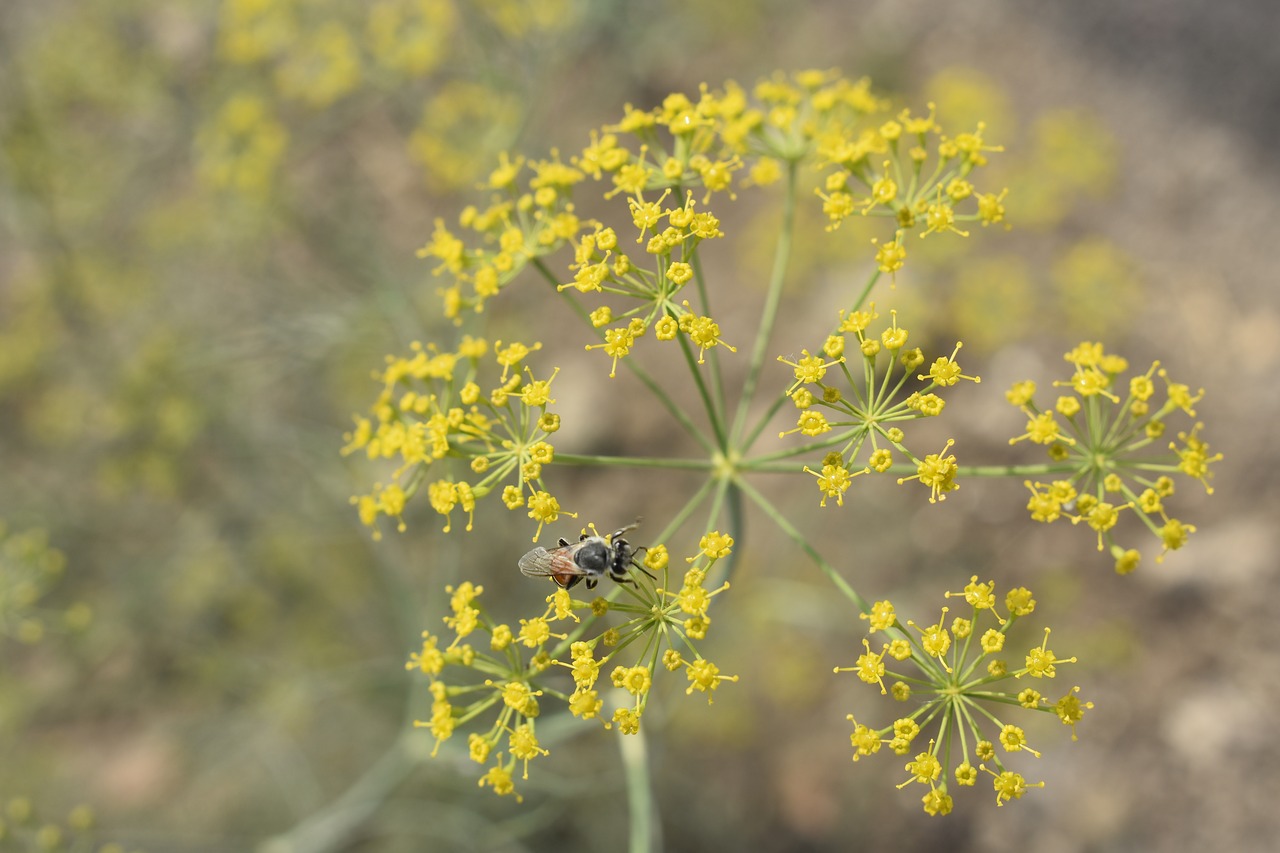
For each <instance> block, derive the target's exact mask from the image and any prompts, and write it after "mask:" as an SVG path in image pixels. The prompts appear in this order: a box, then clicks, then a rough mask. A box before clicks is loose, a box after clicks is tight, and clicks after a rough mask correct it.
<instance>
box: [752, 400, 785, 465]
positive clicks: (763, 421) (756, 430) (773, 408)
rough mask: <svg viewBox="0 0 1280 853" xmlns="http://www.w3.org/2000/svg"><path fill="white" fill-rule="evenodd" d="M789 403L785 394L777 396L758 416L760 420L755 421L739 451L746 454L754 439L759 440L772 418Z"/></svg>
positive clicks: (754, 441)
mask: <svg viewBox="0 0 1280 853" xmlns="http://www.w3.org/2000/svg"><path fill="white" fill-rule="evenodd" d="M789 402H791V398H790V397H788V396H787V395H786V394H779V395H778V396H777V398H775V399H774V401H773V402H772V403H770V404H769V409H768V410H767V411H766V412H765V413H764V414H763V415H761V416H760V419H759V420H758V421H756V425H755V426H754V427H752V428H751V432H750V433H749V434H748V435H747V437H746V438H745V439H744V440H743V442H742V447H741V451H742V452H743V453H746V452H747V451H749V450H750V449H751V448H752V446H753V445H754V444H755V443H756V439H758V438H760V433H762V432H764V428H765V427H767V426H768V425H769V422H770V421H772V420H773V416H774V415H776V414H778V410H779V409H781V408H782V407H783V406H784V405H786V404H787V403H789Z"/></svg>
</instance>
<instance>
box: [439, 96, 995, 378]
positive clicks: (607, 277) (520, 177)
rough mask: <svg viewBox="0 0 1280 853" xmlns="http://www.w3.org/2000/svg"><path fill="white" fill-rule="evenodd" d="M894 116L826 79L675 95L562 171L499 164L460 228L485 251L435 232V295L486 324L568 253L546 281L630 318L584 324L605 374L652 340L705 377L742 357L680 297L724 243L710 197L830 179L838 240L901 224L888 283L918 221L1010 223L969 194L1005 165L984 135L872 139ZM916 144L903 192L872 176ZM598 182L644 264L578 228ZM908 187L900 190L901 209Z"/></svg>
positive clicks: (944, 226) (600, 314)
mask: <svg viewBox="0 0 1280 853" xmlns="http://www.w3.org/2000/svg"><path fill="white" fill-rule="evenodd" d="M885 108H886V104H885V102H883V101H882V100H881V99H879V98H876V97H875V96H873V95H872V94H871V92H870V84H869V83H868V82H867V81H866V80H859V81H857V82H853V81H850V80H848V79H846V78H845V77H843V76H841V75H840V74H838V73H836V72H831V71H806V72H800V73H798V74H795V75H793V76H791V77H775V78H773V79H771V80H766V81H763V82H761V83H760V84H759V85H757V86H756V88H755V91H754V98H752V97H750V96H748V94H747V93H746V92H745V91H744V90H743V89H742V88H740V87H739V86H738V85H737V84H735V83H732V82H730V83H727V84H726V85H725V87H724V88H723V89H721V90H711V89H710V88H708V87H706V86H703V87H702V88H701V90H700V92H699V96H698V98H697V99H696V100H695V99H692V98H690V97H688V96H686V95H683V94H679V93H676V94H672V95H669V96H668V97H667V98H665V99H664V100H663V101H662V103H661V104H659V105H658V106H656V107H654V108H652V109H650V110H640V109H636V108H634V107H632V106H630V105H628V106H627V108H626V111H625V114H624V116H623V117H622V119H621V120H619V121H618V122H616V123H615V124H611V125H606V126H605V127H603V128H601V129H600V130H598V131H593V132H592V134H591V142H590V144H589V145H587V146H586V147H585V148H584V149H582V151H581V153H580V154H578V155H577V156H574V157H572V158H570V161H569V162H568V163H565V162H564V161H563V160H562V158H561V157H560V155H559V153H558V152H554V151H553V152H552V154H551V156H550V157H549V158H548V159H546V160H542V161H531V162H528V163H526V161H525V160H524V158H522V157H511V156H509V155H504V156H503V158H502V161H501V164H500V165H499V167H498V168H497V169H495V170H494V172H493V173H492V174H491V175H490V178H489V181H488V188H489V189H490V190H491V191H492V193H493V194H492V197H491V199H490V201H489V204H488V206H487V207H485V208H484V209H483V210H481V209H477V208H474V207H469V208H467V209H466V210H465V211H463V213H462V216H461V217H460V219H459V224H460V225H461V227H462V228H463V229H464V231H466V232H469V233H470V235H471V237H470V240H471V242H473V243H474V244H475V245H474V246H469V245H468V241H467V240H464V239H463V238H462V237H459V236H457V235H456V234H454V233H453V232H452V231H451V230H449V229H448V228H446V227H445V225H444V223H443V222H440V221H438V222H437V223H436V229H435V233H434V234H433V236H432V238H431V240H430V241H429V242H428V243H427V245H426V246H424V247H423V248H422V249H421V250H420V255H421V256H423V257H431V258H434V259H436V260H438V261H440V263H439V264H438V265H437V267H436V269H435V272H436V273H437V274H445V275H447V276H448V277H450V278H451V279H452V280H451V282H450V283H449V284H447V285H446V286H445V287H444V288H443V289H442V290H441V294H442V296H443V298H444V310H445V313H446V315H447V316H449V317H453V318H454V319H455V320H456V319H458V318H459V317H460V313H461V311H462V310H463V309H471V310H474V311H480V310H482V309H483V307H484V305H485V303H486V301H487V300H488V299H490V298H491V297H493V296H495V295H496V294H497V293H498V292H499V291H500V290H501V289H502V288H503V287H505V286H506V285H507V284H508V283H509V282H511V281H512V280H513V279H514V278H515V276H516V275H517V274H518V273H519V272H520V271H521V270H522V269H523V268H524V267H525V266H526V265H527V264H528V263H529V262H530V261H533V260H536V259H539V258H541V257H542V256H544V255H546V254H548V253H550V252H552V251H554V250H556V249H557V248H559V247H560V246H562V245H565V244H566V243H567V244H569V245H571V246H572V247H573V252H574V260H573V262H572V263H571V264H570V267H569V270H570V272H571V273H572V280H570V281H564V280H563V279H561V280H556V279H555V278H552V277H551V273H550V272H549V271H548V270H547V269H546V268H545V267H544V266H541V264H540V263H539V264H538V266H539V269H540V271H541V272H542V273H543V274H544V276H547V277H549V280H551V281H553V282H554V283H555V284H556V285H557V287H558V288H559V289H561V290H569V289H572V290H576V291H578V292H580V293H582V294H602V295H605V296H607V297H611V298H614V299H615V300H619V301H622V302H629V303H631V304H629V305H624V306H623V307H615V306H614V305H610V304H601V305H598V306H597V307H595V308H594V309H593V310H591V312H590V319H591V322H592V324H593V325H594V326H595V327H596V328H597V329H600V328H603V327H608V328H605V330H604V331H603V332H602V333H601V335H602V338H603V342H602V343H599V344H595V345H593V346H591V347H589V349H601V350H603V352H604V354H605V355H606V356H608V357H609V358H610V359H611V360H612V364H613V368H612V370H611V373H610V375H613V372H614V371H616V367H617V362H618V360H619V359H621V358H624V357H626V356H627V355H628V354H629V353H630V352H631V349H632V347H633V346H634V345H635V343H636V341H637V340H638V339H639V338H641V337H643V336H644V334H645V333H646V332H647V331H648V330H650V329H652V330H653V332H654V337H655V338H656V339H657V340H660V341H671V340H679V341H680V342H681V344H682V345H684V346H686V347H696V348H697V350H698V360H699V362H701V361H702V356H703V353H704V352H705V351H706V350H707V349H709V348H711V347H715V346H724V347H726V348H729V349H733V348H732V347H730V346H729V345H728V344H727V343H725V341H724V340H723V339H722V338H721V336H720V327H719V325H718V324H717V323H716V321H715V320H714V319H713V318H712V317H710V316H708V315H707V314H705V313H701V312H699V311H698V310H696V309H694V308H692V307H691V306H690V304H689V300H687V299H684V298H682V291H683V289H684V288H685V287H686V285H688V284H689V283H690V282H695V283H696V284H697V286H698V288H699V291H700V292H701V290H702V286H703V282H702V279H701V272H700V265H699V263H698V256H697V253H698V248H699V246H700V244H701V243H702V242H703V241H705V240H710V239H715V238H718V237H722V236H723V232H722V231H721V230H720V219H719V218H718V217H717V215H716V214H715V213H714V212H713V211H712V210H711V209H709V208H708V207H707V205H708V203H709V202H710V201H711V200H712V199H713V198H714V197H717V196H720V197H727V198H729V199H730V200H732V199H734V198H736V190H737V189H738V188H740V187H745V186H751V185H765V184H771V183H774V182H776V181H778V180H779V179H780V178H782V177H783V175H784V174H786V173H788V172H790V173H791V174H793V175H794V172H795V168H796V166H797V164H800V163H805V162H807V163H809V164H811V165H816V166H835V167H836V171H835V172H834V173H832V174H831V175H829V176H828V177H827V178H826V180H825V184H824V186H825V188H826V191H825V192H823V191H822V190H819V191H818V193H819V195H820V196H821V197H822V199H823V202H824V209H825V210H826V211H827V214H828V216H829V217H830V218H831V220H832V223H833V225H832V227H834V226H835V225H838V224H839V221H840V220H841V219H842V218H843V217H844V216H847V215H848V214H849V213H850V212H852V211H853V210H854V209H856V206H857V204H862V208H863V212H864V213H868V212H872V213H885V214H886V215H889V216H892V217H894V218H895V221H896V223H897V224H896V226H895V227H896V232H895V238H894V240H893V242H892V243H887V244H885V245H882V246H880V249H879V251H878V253H877V261H878V263H879V265H880V267H881V269H882V270H884V271H886V272H890V273H892V272H896V271H897V270H898V269H900V268H901V266H902V263H903V261H904V259H905V257H906V250H905V248H904V247H903V234H904V233H905V232H906V231H908V230H910V229H912V228H913V227H915V225H916V224H917V220H918V221H919V222H921V223H923V224H924V231H923V233H924V234H928V233H932V232H938V231H955V232H958V233H961V234H963V233H964V232H963V231H960V230H959V228H958V227H956V225H955V223H956V222H957V221H964V220H967V219H968V220H981V221H982V222H983V223H984V224H986V223H990V222H997V221H1000V220H1001V219H1002V218H1003V211H1004V208H1003V206H1002V205H1001V199H1002V198H1003V194H1001V195H999V196H996V195H988V196H984V195H981V194H978V193H976V191H975V190H974V188H973V186H972V185H971V184H970V183H969V181H968V179H967V178H968V176H969V175H970V173H971V172H972V170H973V169H975V168H976V167H978V166H981V165H983V164H985V162H986V158H985V154H984V152H988V151H993V150H999V149H996V148H992V147H991V146H988V145H986V143H985V142H984V141H983V140H982V128H981V127H979V128H978V129H977V130H976V131H975V132H973V133H964V134H960V135H958V136H956V137H955V138H954V139H953V138H949V137H945V136H942V135H941V133H940V131H939V129H938V127H937V125H936V123H935V122H934V121H933V117H932V112H931V113H930V116H929V117H928V118H911V116H910V114H909V113H904V114H903V115H901V116H899V119H898V120H891V121H889V122H887V123H884V124H881V125H879V126H871V125H870V124H867V117H868V116H872V115H874V114H876V113H878V112H882V111H883V110H884V109H885ZM933 136H937V137H938V140H939V141H938V143H937V145H936V146H934V147H935V148H936V157H935V159H936V160H937V163H936V167H935V168H934V169H933V171H932V172H931V173H929V174H928V175H927V176H926V175H925V173H924V171H923V170H924V169H925V164H926V163H927V162H929V160H930V156H931V155H930V154H929V153H928V151H927V147H928V143H929V141H930V138H931V137H933ZM906 138H913V139H915V140H916V143H917V144H916V145H914V146H912V147H911V148H910V149H909V150H907V151H903V152H902V156H903V157H905V158H908V159H909V160H910V166H904V165H901V164H900V165H899V166H897V167H895V172H894V173H895V175H896V183H895V181H894V180H891V179H889V178H888V177H884V176H882V177H878V178H877V177H875V169H873V168H872V167H871V166H870V165H868V164H869V162H870V158H872V157H873V156H876V155H879V154H886V155H888V156H890V158H891V159H893V158H897V157H898V155H899V142H900V140H901V139H906ZM526 166H527V168H526ZM885 168H886V169H888V168H889V161H886V164H885ZM907 172H910V175H907ZM588 177H590V178H592V179H593V180H595V181H605V180H607V181H608V183H609V185H610V188H609V189H608V190H606V191H605V193H604V197H605V199H606V200H611V199H614V198H615V197H617V198H618V203H622V202H625V204H626V215H625V217H624V218H620V220H619V221H624V219H629V220H630V223H631V225H632V226H633V227H634V228H635V233H636V237H635V242H636V243H637V244H639V245H641V246H642V247H643V249H642V250H640V251H637V252H629V251H627V250H626V248H625V247H626V240H624V238H623V237H622V236H621V235H620V234H619V232H618V230H617V228H615V227H614V226H611V225H606V224H604V223H601V222H597V221H594V220H582V219H580V218H579V217H578V216H577V215H576V214H575V213H574V205H573V201H572V196H573V191H574V188H575V186H576V185H577V184H580V183H582V182H583V181H585V180H586V179H587V178H588ZM851 181H852V182H859V181H861V182H864V183H866V184H867V185H868V186H869V187H871V192H872V195H871V197H870V198H869V200H867V201H865V203H864V202H862V201H861V200H855V198H854V196H853V195H851V192H850V182H851ZM899 183H900V184H902V185H903V186H904V187H905V189H904V190H903V192H902V193H901V194H900V193H899V192H898V189H897V186H898V184H899ZM970 198H972V199H974V200H975V203H976V204H977V212H976V213H971V214H957V213H956V212H955V205H956V204H957V203H959V202H961V201H964V200H966V199H970Z"/></svg>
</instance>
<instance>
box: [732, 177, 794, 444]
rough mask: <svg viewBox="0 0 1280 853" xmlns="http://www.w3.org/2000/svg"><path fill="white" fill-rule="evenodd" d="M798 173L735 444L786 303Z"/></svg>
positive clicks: (790, 187) (787, 201)
mask: <svg viewBox="0 0 1280 853" xmlns="http://www.w3.org/2000/svg"><path fill="white" fill-rule="evenodd" d="M796 170H797V165H796V163H795V162H794V161H791V162H788V164H787V188H786V192H785V194H784V195H783V199H782V228H781V229H780V230H779V232H778V244H777V247H776V248H775V249H774V254H773V272H772V273H771V274H770V277H769V291H768V293H767V295H766V296H765V301H764V311H763V313H762V314H761V316H760V328H759V330H758V331H757V332H756V340H755V344H754V345H753V347H752V350H751V362H750V365H749V366H748V367H747V376H746V379H745V380H744V381H743V383H742V396H741V397H740V398H739V399H738V412H737V414H736V415H735V416H734V419H733V430H732V431H731V433H730V435H732V436H733V437H734V439H733V440H734V441H735V442H736V440H737V439H738V438H739V437H741V436H742V435H743V434H744V429H745V426H746V421H747V411H748V410H749V409H750V407H751V399H752V397H754V396H755V390H756V383H757V382H759V381H760V369H761V368H762V367H763V366H764V356H765V352H766V350H767V349H768V347H769V338H770V337H771V336H772V335H773V326H774V323H775V322H776V321H777V319H778V304H779V303H780V302H781V301H782V285H783V284H784V283H785V281H786V277H787V264H788V262H789V261H790V259H791V234H792V231H794V230H795V218H796V177H797V175H796Z"/></svg>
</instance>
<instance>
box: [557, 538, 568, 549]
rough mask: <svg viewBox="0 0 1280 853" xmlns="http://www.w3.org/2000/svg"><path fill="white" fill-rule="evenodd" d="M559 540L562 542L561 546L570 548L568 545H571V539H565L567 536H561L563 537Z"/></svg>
mask: <svg viewBox="0 0 1280 853" xmlns="http://www.w3.org/2000/svg"><path fill="white" fill-rule="evenodd" d="M557 541H559V543H560V547H561V548H568V547H569V540H568V539H565V538H563V537H561V538H560V539H559V540H557Z"/></svg>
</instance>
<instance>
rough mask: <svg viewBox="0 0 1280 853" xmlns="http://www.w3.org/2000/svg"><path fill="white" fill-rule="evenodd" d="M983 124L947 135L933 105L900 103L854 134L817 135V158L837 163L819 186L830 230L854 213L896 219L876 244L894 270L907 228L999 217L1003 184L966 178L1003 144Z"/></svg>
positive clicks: (949, 227)
mask: <svg viewBox="0 0 1280 853" xmlns="http://www.w3.org/2000/svg"><path fill="white" fill-rule="evenodd" d="M984 129H985V128H984V125H983V124H981V123H979V124H978V125H977V127H976V128H975V129H974V130H972V131H968V132H964V133H959V134H957V135H956V136H954V137H949V136H946V135H945V134H943V133H942V128H941V127H940V126H939V124H938V122H937V121H936V119H935V116H934V106H933V104H930V105H929V113H928V115H924V116H916V115H912V113H911V111H910V110H903V111H902V112H900V113H899V114H898V116H897V117H896V118H892V119H889V120H887V121H885V122H883V123H881V124H880V125H879V126H877V127H874V128H865V129H863V130H862V131H861V132H860V133H858V134H856V135H854V134H850V133H848V132H839V133H833V134H830V135H827V136H824V137H822V138H821V139H820V142H819V148H818V157H819V163H820V164H821V165H824V166H830V167H834V168H833V169H832V171H830V172H828V173H827V176H826V181H825V185H824V187H823V188H822V189H819V190H817V191H816V192H817V194H818V196H819V197H820V198H821V199H822V211H823V213H824V214H825V215H826V217H827V219H828V225H827V229H828V230H830V231H834V230H835V229H837V228H839V227H840V223H841V222H843V221H844V220H845V219H847V218H848V217H850V216H852V215H853V214H855V213H860V214H861V215H863V216H868V215H870V216H882V217H886V218H890V219H892V220H894V222H895V231H894V237H893V240H892V241H890V242H887V243H881V244H878V249H877V251H876V264H877V266H878V268H879V270H880V271H881V272H884V273H889V274H893V273H896V272H897V271H898V270H900V269H902V266H903V264H904V263H905V261H906V257H907V247H906V242H905V235H906V234H907V233H908V232H910V231H913V230H917V229H919V228H920V227H921V226H923V230H921V231H920V236H921V237H927V236H928V235H930V234H935V233H942V232H951V233H955V234H959V235H960V236H962V237H967V236H968V232H967V231H963V230H961V228H960V227H959V226H958V225H957V224H956V223H958V222H981V223H982V225H983V226H987V225H991V224H993V223H996V222H1002V221H1003V220H1004V212H1005V211H1004V198H1005V195H1006V193H1007V192H1008V191H1007V190H1001V191H1000V192H999V193H995V192H989V193H980V192H978V190H977V188H976V187H975V186H974V185H973V183H972V182H971V181H970V180H969V179H970V177H971V176H972V174H973V171H974V170H975V169H977V168H979V167H981V166H985V165H986V164H987V156H986V155H987V154H988V153H991V152H997V151H1003V150H1004V149H1003V148H1001V147H1000V146H993V145H989V144H987V142H986V141H985V140H984V139H983V138H982V134H983V131H984ZM961 205H965V206H966V207H967V208H969V209H968V210H963V209H962V208H961Z"/></svg>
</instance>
